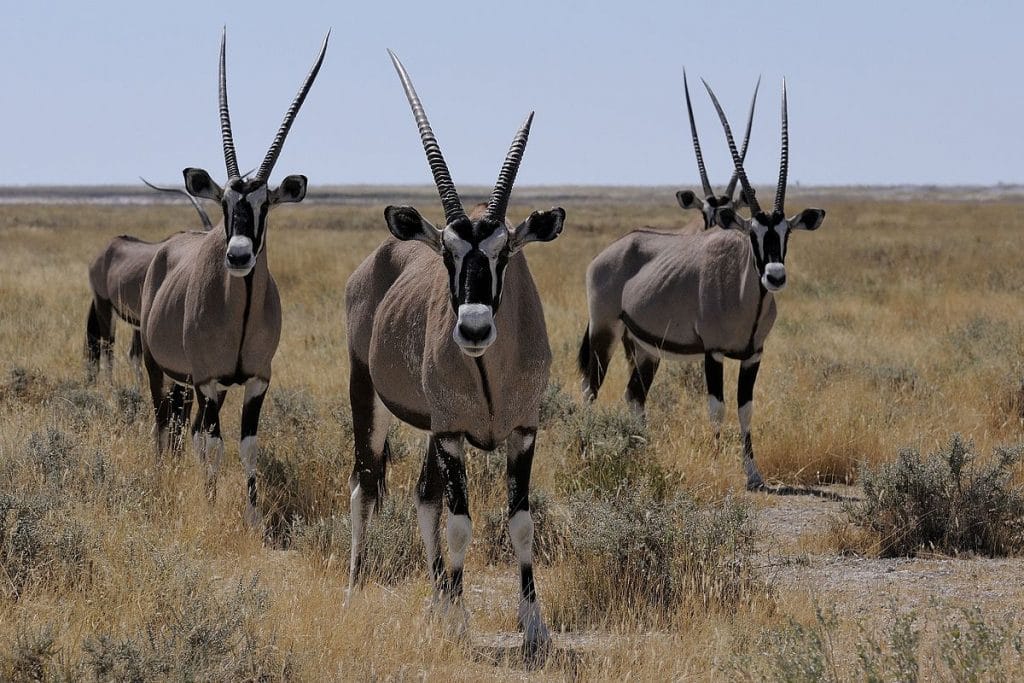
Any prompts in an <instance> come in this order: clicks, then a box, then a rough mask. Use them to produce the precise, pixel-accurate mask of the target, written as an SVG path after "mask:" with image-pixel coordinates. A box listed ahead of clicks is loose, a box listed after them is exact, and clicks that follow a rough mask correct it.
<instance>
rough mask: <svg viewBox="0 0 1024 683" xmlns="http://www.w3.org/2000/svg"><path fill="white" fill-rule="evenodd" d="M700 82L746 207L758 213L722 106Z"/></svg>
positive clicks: (759, 207)
mask: <svg viewBox="0 0 1024 683" xmlns="http://www.w3.org/2000/svg"><path fill="white" fill-rule="evenodd" d="M701 82H702V83H703V84H704V87H705V88H706V89H707V91H708V95H711V101H712V103H714V105H715V111H717V112H718V118H719V119H720V120H721V121H722V128H724V129H725V139H726V142H728V143H729V153H730V154H732V163H733V166H735V167H736V175H737V176H738V177H739V179H740V185H741V186H742V187H743V195H744V197H746V199H747V205H748V206H750V210H751V212H752V213H755V214H756V213H760V212H761V206H760V205H759V204H758V203H757V198H756V197H754V190H753V189H752V188H751V187H750V182H749V181H748V180H747V172H746V171H744V170H743V160H742V159H740V153H739V152H737V151H736V141H735V140H733V139H732V130H731V129H730V128H729V121H728V119H726V118H725V112H724V111H722V105H721V104H719V103H718V98H717V97H715V93H714V91H713V90H711V86H710V85H708V82H707V81H705V80H704V79H703V78H702V79H701Z"/></svg>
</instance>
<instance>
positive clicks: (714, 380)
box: [704, 353, 725, 403]
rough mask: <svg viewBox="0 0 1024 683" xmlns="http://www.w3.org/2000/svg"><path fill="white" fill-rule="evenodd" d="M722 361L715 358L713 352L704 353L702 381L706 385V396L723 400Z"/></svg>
mask: <svg viewBox="0 0 1024 683" xmlns="http://www.w3.org/2000/svg"><path fill="white" fill-rule="evenodd" d="M722 377H723V371H722V361H720V360H716V359H715V357H714V355H713V354H710V353H705V354H704V381H705V383H706V384H707V387H708V396H712V397H714V398H716V399H718V401H719V402H721V403H724V402H725V389H724V382H723V379H722Z"/></svg>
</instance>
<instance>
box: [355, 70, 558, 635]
mask: <svg viewBox="0 0 1024 683" xmlns="http://www.w3.org/2000/svg"><path fill="white" fill-rule="evenodd" d="M389 54H391V60H392V63H393V64H394V67H395V70H396V71H397V72H398V76H399V78H400V80H401V82H402V86H403V88H404V90H405V95H406V97H407V99H408V101H409V105H410V107H411V108H412V112H413V115H414V117H415V119H416V125H417V127H418V128H419V133H420V140H421V142H422V144H423V149H424V151H425V152H426V155H427V161H428V162H429V164H430V170H431V172H432V174H433V176H434V183H435V185H436V186H437V191H438V194H439V195H440V198H441V206H442V208H443V210H444V221H445V223H444V225H443V226H442V227H440V228H438V227H435V226H434V225H432V224H431V223H430V222H428V221H427V220H426V219H425V218H424V217H423V216H422V215H420V213H419V211H417V210H416V209H414V208H412V207H411V206H389V207H388V208H387V209H386V210H385V212H384V216H385V220H386V222H387V225H388V229H389V230H390V231H391V234H392V235H393V236H394V238H395V239H390V240H387V241H386V242H384V243H383V244H382V245H380V246H379V247H378V248H377V249H376V250H375V251H374V252H373V253H372V254H371V255H370V256H368V257H367V258H366V260H365V261H363V263H362V264H361V265H360V266H359V268H357V269H356V271H355V273H353V274H352V277H350V278H349V281H348V285H347V287H346V291H345V305H346V311H347V316H346V319H347V332H348V344H349V360H350V364H351V365H350V367H351V370H350V379H349V397H350V402H351V406H352V426H353V433H354V437H355V465H354V467H353V471H352V477H351V479H350V480H349V486H350V488H351V491H352V559H351V575H350V583H351V588H350V591H351V590H355V589H356V588H357V587H358V586H359V585H360V582H361V578H362V574H361V572H362V566H363V558H364V555H365V533H366V528H367V525H368V523H369V521H370V518H371V512H372V510H373V509H374V507H375V506H376V504H378V503H379V501H380V499H381V497H382V495H383V493H384V489H385V486H384V484H385V471H386V466H387V460H388V453H389V452H390V448H389V445H388V426H389V424H390V422H391V419H392V416H393V415H394V416H397V417H398V418H399V419H401V420H402V421H404V422H407V423H408V424H411V425H412V426H414V427H417V428H419V429H423V430H425V431H428V432H430V439H429V442H428V445H427V452H426V454H425V456H424V460H423V469H422V471H421V473H420V477H419V481H418V482H417V485H416V509H417V515H418V518H419V525H420V532H421V534H422V536H423V541H424V544H425V546H426V551H427V552H426V554H427V567H428V571H429V572H430V574H431V576H432V578H433V583H434V596H435V600H436V601H437V602H438V603H440V604H443V606H444V608H445V609H446V610H447V609H448V608H452V607H454V608H455V610H456V613H457V614H461V615H462V616H463V617H468V613H467V612H466V611H465V608H464V606H463V602H462V584H463V564H464V561H465V557H466V551H467V550H468V548H469V544H470V541H471V539H472V535H473V527H472V523H471V521H470V517H469V492H468V489H467V482H466V463H465V450H464V444H465V442H467V441H468V442H469V443H470V444H472V445H474V446H476V447H478V448H483V449H486V450H493V449H494V448H496V447H497V446H498V445H499V444H500V443H504V444H505V447H506V458H507V471H506V477H507V485H508V514H509V518H508V525H509V534H510V536H511V538H512V545H513V547H514V548H515V552H516V557H517V560H518V562H519V569H520V601H519V611H518V616H519V622H520V625H521V627H522V629H523V631H524V640H525V643H526V644H527V646H529V647H536V646H539V645H542V644H544V643H546V642H547V641H548V631H547V628H546V627H545V625H544V620H543V618H542V616H541V609H540V603H539V601H538V599H537V591H536V588H535V585H534V578H533V519H532V517H531V515H530V500H529V490H530V471H531V466H532V462H533V454H534V448H535V438H536V433H537V425H538V422H539V415H540V399H541V397H542V395H543V393H544V388H545V386H546V385H547V379H548V372H549V369H550V365H551V349H550V347H549V346H548V338H547V329H546V327H545V325H544V312H543V309H542V307H541V302H540V296H539V295H538V293H537V288H536V286H535V285H534V282H533V277H532V276H531V274H530V269H529V267H528V265H527V263H526V256H525V254H524V253H523V247H524V246H525V245H527V244H529V243H530V242H547V241H550V240H553V239H554V238H555V237H557V236H558V234H559V233H560V232H561V230H562V224H563V222H564V220H565V212H564V211H563V210H562V209H560V208H554V209H551V210H548V211H535V212H533V213H532V214H530V216H529V217H528V218H527V219H526V220H525V221H523V222H522V223H520V224H519V225H518V226H516V227H512V225H511V224H510V223H508V222H507V221H506V217H505V214H506V210H507V208H508V203H509V196H510V194H511V192H512V185H513V183H514V181H515V178H516V173H517V171H518V170H519V164H520V162H521V161H522V158H523V152H524V150H525V149H526V141H527V137H528V135H529V133H530V124H531V122H532V120H533V115H532V114H531V115H530V116H528V117H527V119H526V122H525V123H524V124H523V125H522V127H521V128H520V129H519V131H518V132H517V133H516V135H515V138H514V139H513V141H512V146H511V148H510V149H509V151H508V154H507V156H506V157H505V162H504V164H502V167H501V171H500V173H499V174H498V181H497V183H495V186H494V190H493V192H492V193H491V196H490V200H489V201H488V202H487V203H486V204H485V205H480V206H477V207H476V208H475V209H474V210H472V211H470V212H467V211H466V210H465V208H464V207H463V204H462V200H461V199H460V198H459V195H458V193H457V192H456V189H455V184H454V183H453V182H452V178H451V174H450V173H449V172H448V166H447V164H446V163H445V160H444V157H443V156H442V154H441V148H440V146H439V145H438V143H437V139H436V138H435V137H434V133H433V130H432V129H431V127H430V122H429V121H428V120H427V115H426V113H425V112H424V110H423V105H422V104H421V103H420V99H419V96H418V95H417V94H416V90H415V89H414V88H413V85H412V81H411V80H410V78H409V74H408V73H407V72H406V70H405V68H404V67H403V66H402V64H401V62H399V61H398V58H397V57H396V56H395V55H394V54H393V53H390V51H389ZM442 500H444V502H445V503H446V504H447V511H448V520H447V539H448V553H449V556H450V559H451V572H450V574H449V573H448V572H447V571H446V570H445V561H444V557H443V554H442V551H441V545H440V542H441V539H440V522H441V511H442Z"/></svg>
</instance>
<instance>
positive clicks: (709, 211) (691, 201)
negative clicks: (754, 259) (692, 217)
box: [676, 69, 761, 230]
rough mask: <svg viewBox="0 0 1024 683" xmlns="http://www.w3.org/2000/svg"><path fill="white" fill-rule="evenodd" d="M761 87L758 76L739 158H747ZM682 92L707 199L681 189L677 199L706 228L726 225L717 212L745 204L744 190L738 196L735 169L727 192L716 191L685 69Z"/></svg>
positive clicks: (677, 193) (694, 151)
mask: <svg viewBox="0 0 1024 683" xmlns="http://www.w3.org/2000/svg"><path fill="white" fill-rule="evenodd" d="M760 87H761V79H760V78H758V79H757V85H755V86H754V96H753V97H752V98H751V100H750V113H749V114H748V115H747V130H746V133H745V134H744V136H743V148H742V149H741V150H740V159H745V158H746V156H747V145H748V144H749V143H750V129H751V127H752V126H753V124H754V107H755V105H756V104H757V91H758V90H759V89H760ZM683 92H684V93H685V95H686V115H687V117H688V118H689V120H690V136H691V137H692V138H693V153H694V155H695V156H696V157H697V171H698V173H700V183H701V188H702V189H703V191H704V199H701V198H700V197H699V196H697V193H696V192H694V191H693V190H679V191H678V192H676V201H678V202H679V206H681V207H682V208H683V209H684V210H691V209H692V210H697V211H700V213H701V216H702V217H703V218H704V229H705V230H707V229H708V228H710V227H713V226H715V225H717V226H719V227H725V226H723V225H722V223H721V221H720V220H718V211H719V210H720V209H726V208H728V209H736V208H741V207H743V206H746V196H745V195H743V194H742V193H741V194H740V196H739V197H738V198H737V197H735V194H736V180H737V175H736V172H735V171H734V172H733V174H732V177H731V178H730V179H729V184H728V185H726V187H725V191H724V192H723V193H722V194H715V190H714V188H713V187H712V186H711V181H710V180H708V171H707V168H705V166H704V155H703V154H702V153H701V149H700V137H699V136H698V135H697V122H696V121H695V120H694V118H693V104H692V103H691V102H690V84H689V83H688V82H687V80H686V70H685V69H684V70H683Z"/></svg>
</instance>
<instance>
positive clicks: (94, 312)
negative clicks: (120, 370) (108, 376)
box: [85, 297, 114, 379]
mask: <svg viewBox="0 0 1024 683" xmlns="http://www.w3.org/2000/svg"><path fill="white" fill-rule="evenodd" d="M113 348H114V321H113V306H111V305H110V302H109V301H107V300H105V299H100V298H97V297H93V300H92V303H91V304H90V305H89V316H88V318H87V319H86V323H85V356H86V364H87V365H86V368H87V371H88V373H89V379H95V378H96V375H97V373H98V372H99V370H100V357H101V356H104V355H106V357H107V365H108V366H110V367H112V363H113V360H114V354H113Z"/></svg>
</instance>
